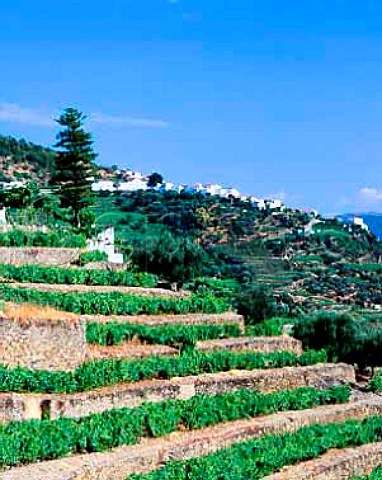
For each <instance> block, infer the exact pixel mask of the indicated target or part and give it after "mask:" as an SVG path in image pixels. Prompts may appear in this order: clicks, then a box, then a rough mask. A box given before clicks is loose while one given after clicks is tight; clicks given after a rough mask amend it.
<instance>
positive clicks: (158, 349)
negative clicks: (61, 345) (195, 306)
mask: <svg viewBox="0 0 382 480" xmlns="http://www.w3.org/2000/svg"><path fill="white" fill-rule="evenodd" d="M86 350H87V352H86V360H87V361H89V360H90V361H93V360H105V359H112V358H114V359H115V358H146V357H151V356H153V355H160V356H164V355H178V354H179V351H178V350H177V349H176V348H172V347H169V346H167V345H151V344H143V343H139V342H134V341H132V342H125V343H123V344H122V345H113V346H101V345H87V346H86Z"/></svg>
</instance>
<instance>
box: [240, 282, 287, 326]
mask: <svg viewBox="0 0 382 480" xmlns="http://www.w3.org/2000/svg"><path fill="white" fill-rule="evenodd" d="M234 306H235V307H236V309H237V312H238V313H239V314H240V315H244V318H245V322H246V323H247V324H248V325H252V324H256V323H259V322H262V321H263V320H265V319H266V318H270V317H272V316H273V315H275V314H277V313H278V312H277V311H278V308H277V303H276V301H275V299H274V297H273V294H272V292H271V291H270V289H269V288H267V287H266V286H264V285H257V284H249V285H247V286H242V287H241V289H240V290H239V293H238V294H237V296H236V298H235V300H234Z"/></svg>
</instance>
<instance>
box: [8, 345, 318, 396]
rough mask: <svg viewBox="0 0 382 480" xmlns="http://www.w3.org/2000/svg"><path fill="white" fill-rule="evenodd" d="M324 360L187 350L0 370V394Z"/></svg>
mask: <svg viewBox="0 0 382 480" xmlns="http://www.w3.org/2000/svg"><path fill="white" fill-rule="evenodd" d="M326 361H327V357H326V353H325V352H324V351H320V352H314V351H307V352H305V353H303V354H302V355H296V354H294V353H290V352H280V353H267V354H261V353H256V352H243V353H235V352H230V351H226V350H224V351H219V352H212V353H200V352H195V351H187V352H185V353H183V354H182V355H180V356H178V357H156V356H153V357H148V358H145V359H140V360H129V359H112V360H100V361H92V362H87V363H85V364H83V365H81V366H80V367H78V368H77V369H76V370H75V371H74V372H48V371H40V370H26V369H24V368H14V369H11V368H7V367H5V366H2V367H0V391H1V392H36V393H37V392H40V393H74V392H80V391H85V390H92V389H94V388H98V387H106V386H111V385H116V384H118V383H130V382H138V381H140V380H145V379H153V378H162V379H168V378H173V377H186V376H189V375H200V374H202V373H217V372H226V371H229V370H253V369H257V368H264V369H265V368H283V367H292V366H297V365H301V366H305V365H314V364H317V363H323V362H326Z"/></svg>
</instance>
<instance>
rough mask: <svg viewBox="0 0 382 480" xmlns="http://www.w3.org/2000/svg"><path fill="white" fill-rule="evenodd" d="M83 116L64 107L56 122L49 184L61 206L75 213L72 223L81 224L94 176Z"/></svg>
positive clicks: (91, 148) (92, 155) (88, 201)
mask: <svg viewBox="0 0 382 480" xmlns="http://www.w3.org/2000/svg"><path fill="white" fill-rule="evenodd" d="M85 120H86V116H85V115H84V114H83V113H81V112H79V111H78V110H76V109H75V108H66V109H65V110H64V112H63V113H62V115H61V116H60V117H59V118H58V119H57V123H58V124H59V125H61V127H63V129H62V130H61V131H60V132H59V133H58V135H57V143H56V145H55V147H56V149H58V153H57V155H56V165H55V169H56V171H55V175H54V176H53V178H52V184H53V185H55V186H56V187H58V189H59V190H58V194H59V196H60V198H61V203H62V205H63V206H64V207H71V208H72V209H73V211H74V224H75V225H76V226H79V225H81V215H80V212H81V210H83V209H84V208H85V207H87V206H89V205H91V203H92V200H91V198H92V190H91V178H92V177H93V176H94V173H95V165H94V160H95V158H96V154H95V153H94V150H93V140H92V137H91V135H90V133H88V132H86V131H85V130H84V129H83V128H82V127H83V124H84V122H85Z"/></svg>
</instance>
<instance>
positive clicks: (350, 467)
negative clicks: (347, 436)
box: [264, 442, 382, 480]
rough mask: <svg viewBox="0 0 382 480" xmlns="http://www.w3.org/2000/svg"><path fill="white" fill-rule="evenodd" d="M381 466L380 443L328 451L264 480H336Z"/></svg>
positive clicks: (381, 452) (381, 450)
mask: <svg viewBox="0 0 382 480" xmlns="http://www.w3.org/2000/svg"><path fill="white" fill-rule="evenodd" d="M379 465H382V442H379V443H372V444H367V445H362V446H361V447H357V448H345V449H343V450H339V449H335V450H330V451H329V452H327V453H325V454H324V455H322V456H321V457H319V458H317V459H314V460H309V461H307V462H302V463H299V464H298V465H294V466H290V467H286V468H284V469H282V470H281V471H280V472H279V473H276V474H274V475H268V476H267V477H264V480H296V479H298V480H338V479H340V478H342V479H345V478H352V477H354V476H360V475H367V474H369V473H371V472H372V471H373V470H374V469H375V468H376V467H378V466H379Z"/></svg>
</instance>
